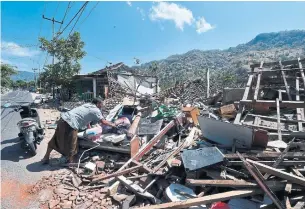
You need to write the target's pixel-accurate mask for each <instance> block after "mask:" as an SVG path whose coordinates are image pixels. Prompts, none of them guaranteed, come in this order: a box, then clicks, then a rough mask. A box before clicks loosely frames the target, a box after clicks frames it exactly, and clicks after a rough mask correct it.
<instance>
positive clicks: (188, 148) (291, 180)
mask: <svg viewBox="0 0 305 209" xmlns="http://www.w3.org/2000/svg"><path fill="white" fill-rule="evenodd" d="M304 62H305V60H292V61H286V62H278V63H265V64H264V63H261V64H259V65H252V66H251V69H252V70H251V72H250V75H249V79H248V83H247V86H246V88H244V89H243V92H242V94H241V93H240V89H226V91H223V93H222V94H217V95H216V96H214V97H211V98H208V99H206V100H205V101H203V100H202V101H201V102H202V103H203V102H204V104H203V105H200V106H194V105H193V104H187V105H184V106H181V103H180V102H178V103H177V101H176V100H175V99H173V98H171V99H168V98H167V102H166V103H167V105H164V104H161V103H162V102H160V101H156V100H155V99H152V98H146V99H143V98H137V99H134V98H129V99H128V98H125V99H124V101H122V103H121V104H119V105H117V106H116V107H114V108H113V109H112V110H110V111H109V114H108V116H107V120H110V121H113V122H117V121H119V120H121V122H122V121H123V119H122V118H127V119H128V120H129V121H130V124H129V125H128V126H124V129H123V128H122V129H120V128H119V130H112V131H109V132H107V133H104V129H103V134H102V135H101V136H99V137H98V139H96V138H95V139H94V140H90V139H88V138H86V136H87V135H86V134H85V133H86V132H84V133H79V139H80V140H79V144H80V147H81V148H83V149H87V150H84V152H82V151H81V152H80V154H81V156H80V158H79V163H75V164H65V165H64V166H67V167H68V168H69V170H68V171H65V172H63V173H59V174H54V176H52V177H49V178H48V179H45V180H43V181H42V182H40V183H38V185H37V188H40V186H39V185H44V184H45V183H46V184H47V185H48V186H49V187H50V188H53V190H52V191H53V193H52V194H53V196H52V199H51V200H50V201H49V208H123V209H125V208H126V209H127V208H143V209H144V208H145V209H153V208H154V209H157V208H160V209H161V208H189V207H192V208H193V207H196V208H213V209H216V208H230V209H240V208H242V209H243V208H247V209H248V208H251V209H252V208H253V209H255V208H265V209H266V208H292V207H293V208H304V206H305V195H304V194H305V177H304V175H305V167H304V165H305V130H304V124H305V118H304V108H305V77H304V71H303V68H302V64H304ZM301 84H302V85H301ZM190 92H192V91H191V90H190ZM234 92H236V93H234ZM190 94H191V93H190ZM230 95H231V96H230ZM118 124H122V123H118ZM125 125H126V124H125ZM36 192H37V191H36Z"/></svg>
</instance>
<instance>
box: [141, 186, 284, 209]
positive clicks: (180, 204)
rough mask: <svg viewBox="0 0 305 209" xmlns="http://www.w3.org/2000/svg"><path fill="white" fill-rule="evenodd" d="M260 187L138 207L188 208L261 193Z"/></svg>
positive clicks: (150, 208)
mask: <svg viewBox="0 0 305 209" xmlns="http://www.w3.org/2000/svg"><path fill="white" fill-rule="evenodd" d="M272 189H273V190H275V191H279V190H282V189H284V187H283V186H278V187H277V188H275V187H273V188H272ZM263 193H264V192H263V191H262V190H261V189H249V190H234V191H229V192H222V193H218V194H212V195H208V196H203V197H197V198H191V199H187V200H182V201H177V202H169V203H163V204H159V205H150V206H145V207H141V208H140V209H165V208H188V207H191V206H198V205H204V204H210V203H214V202H218V201H225V200H230V199H233V198H238V197H248V196H252V195H256V194H263Z"/></svg>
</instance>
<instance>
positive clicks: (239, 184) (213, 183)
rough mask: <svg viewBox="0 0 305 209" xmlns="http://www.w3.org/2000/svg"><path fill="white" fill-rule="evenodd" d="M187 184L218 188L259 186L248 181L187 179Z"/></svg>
mask: <svg viewBox="0 0 305 209" xmlns="http://www.w3.org/2000/svg"><path fill="white" fill-rule="evenodd" d="M186 184H188V185H191V186H216V187H257V184H255V183H251V182H247V181H242V180H240V181H234V180H198V179H186Z"/></svg>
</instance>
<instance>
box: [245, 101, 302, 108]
mask: <svg viewBox="0 0 305 209" xmlns="http://www.w3.org/2000/svg"><path fill="white" fill-rule="evenodd" d="M240 103H241V104H244V105H246V106H250V107H254V106H253V105H254V104H256V105H261V106H264V107H276V101H275V100H256V101H255V102H254V101H252V100H240ZM281 107H282V108H283V107H287V108H293V109H295V108H305V101H282V102H281Z"/></svg>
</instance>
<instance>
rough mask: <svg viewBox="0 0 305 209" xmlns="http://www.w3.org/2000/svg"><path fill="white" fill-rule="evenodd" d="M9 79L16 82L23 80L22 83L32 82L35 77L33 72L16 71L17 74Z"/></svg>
mask: <svg viewBox="0 0 305 209" xmlns="http://www.w3.org/2000/svg"><path fill="white" fill-rule="evenodd" d="M11 79H12V80H13V81H17V80H23V81H27V82H29V81H34V79H35V76H34V73H33V72H29V71H18V74H16V75H12V76H11Z"/></svg>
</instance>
